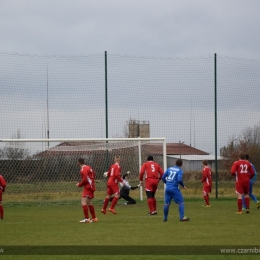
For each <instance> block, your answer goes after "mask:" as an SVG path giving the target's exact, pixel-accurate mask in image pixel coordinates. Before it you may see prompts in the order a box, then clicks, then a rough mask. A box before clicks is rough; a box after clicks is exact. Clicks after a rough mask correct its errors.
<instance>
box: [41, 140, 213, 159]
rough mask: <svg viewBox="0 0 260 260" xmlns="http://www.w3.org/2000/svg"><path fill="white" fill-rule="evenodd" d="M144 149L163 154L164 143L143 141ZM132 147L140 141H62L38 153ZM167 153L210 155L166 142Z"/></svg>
mask: <svg viewBox="0 0 260 260" xmlns="http://www.w3.org/2000/svg"><path fill="white" fill-rule="evenodd" d="M141 146H142V150H143V152H145V153H146V154H157V155H162V154H163V145H162V143H154V142H147V141H142V142H141ZM131 147H136V148H138V141H129V142H125V141H118V142H117V141H116V142H109V144H108V146H106V144H105V143H104V142H62V143H60V144H58V145H56V146H54V147H52V148H50V149H49V150H46V151H44V152H41V153H39V154H38V156H40V155H44V154H46V153H48V154H50V153H52V154H60V153H62V154H67V155H69V154H73V153H75V152H83V153H91V152H93V151H105V150H109V151H113V150H114V151H116V150H120V151H122V149H128V148H131ZM166 154H167V155H180V154H181V155H182V156H184V155H209V153H207V152H204V151H201V150H199V149H196V148H194V147H192V146H188V145H186V144H181V146H180V143H167V144H166Z"/></svg>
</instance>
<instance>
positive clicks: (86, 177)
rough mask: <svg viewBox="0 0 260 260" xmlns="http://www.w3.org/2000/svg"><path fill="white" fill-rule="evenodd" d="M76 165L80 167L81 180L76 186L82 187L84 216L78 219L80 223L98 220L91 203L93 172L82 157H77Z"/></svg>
mask: <svg viewBox="0 0 260 260" xmlns="http://www.w3.org/2000/svg"><path fill="white" fill-rule="evenodd" d="M78 165H79V167H80V175H81V180H82V181H81V182H79V183H77V184H76V186H77V187H82V186H83V187H84V189H83V192H82V197H81V205H82V209H83V212H84V216H85V218H84V219H83V220H80V221H79V222H80V223H91V222H98V219H97V217H96V214H95V208H94V206H93V205H92V199H93V198H94V192H95V190H96V188H95V172H94V171H93V169H92V168H91V167H90V166H89V165H86V164H85V161H84V159H83V158H79V159H78ZM88 210H89V211H90V214H91V216H92V219H90V218H89V215H88Z"/></svg>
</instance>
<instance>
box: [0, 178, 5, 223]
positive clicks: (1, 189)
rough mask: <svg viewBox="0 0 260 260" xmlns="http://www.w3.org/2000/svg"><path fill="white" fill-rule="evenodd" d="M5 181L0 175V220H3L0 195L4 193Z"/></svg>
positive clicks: (0, 197)
mask: <svg viewBox="0 0 260 260" xmlns="http://www.w3.org/2000/svg"><path fill="white" fill-rule="evenodd" d="M5 187H6V181H5V179H4V177H3V176H2V175H0V218H1V219H4V207H3V205H2V195H3V193H4V192H5Z"/></svg>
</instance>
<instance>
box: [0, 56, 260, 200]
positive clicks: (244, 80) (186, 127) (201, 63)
mask: <svg viewBox="0 0 260 260" xmlns="http://www.w3.org/2000/svg"><path fill="white" fill-rule="evenodd" d="M259 82H260V62H259V61H257V60H245V59H236V58H228V57H221V56H218V55H216V56H215V55H211V56H206V57H193V58H181V59H180V58H153V57H134V56H126V55H118V54H110V53H106V54H105V53H100V54H93V55H83V56H71V57H65V56H51V57H47V56H35V55H34V56H32V55H31V56H30V55H19V54H7V53H2V54H0V93H1V94H0V120H1V125H0V140H1V139H35V138H36V139H61V138H62V139H71V138H77V139H85V138H96V139H98V138H130V137H131V138H132V137H133V138H137V137H143V138H155V137H158V136H161V137H165V138H166V142H167V166H170V165H172V164H174V162H175V161H176V159H178V158H182V159H183V161H184V167H183V168H184V171H185V174H184V176H185V177H184V178H185V182H186V184H187V186H188V187H189V189H188V190H187V191H186V192H185V197H186V198H201V197H202V195H201V189H202V184H201V182H200V180H201V170H202V166H201V162H202V160H204V159H207V160H209V165H210V166H211V167H212V170H213V182H214V185H213V189H212V195H211V196H214V197H215V196H217V197H219V198H222V197H223V198H225V197H235V196H236V194H235V192H234V178H233V177H232V176H231V175H230V167H231V164H232V163H233V162H234V161H235V160H236V159H237V158H238V152H239V151H241V150H243V151H245V152H247V153H249V154H250V157H251V161H252V162H253V163H254V164H255V166H256V169H259V168H260V164H259V160H258V158H259V156H260V141H259V140H260V138H259V136H260V125H259V107H260V102H259V98H258V97H259V96H260V95H259V94H260V93H259V92H260V88H259ZM172 147H175V148H172ZM51 148H52V146H51V145H50V143H49V144H48V143H47V142H44V143H42V144H41V149H40V150H41V151H46V150H49V149H51ZM37 151H38V149H37ZM0 156H1V157H0V160H1V161H6V160H8V159H9V157H8V156H7V155H6V154H5V153H4V152H3V151H1V153H0ZM17 159H19V160H21V161H22V160H24V159H23V158H20V157H18V158H17ZM216 166H217V167H216ZM216 171H217V172H216ZM8 178H9V177H8ZM8 178H7V182H10V180H9V179H8ZM254 189H255V190H256V192H257V191H258V192H259V190H258V189H259V188H258V186H257V184H256V185H255V187H254ZM6 197H7V196H6ZM6 199H7V198H6ZM158 199H163V193H158Z"/></svg>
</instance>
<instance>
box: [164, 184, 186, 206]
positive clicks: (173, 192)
mask: <svg viewBox="0 0 260 260" xmlns="http://www.w3.org/2000/svg"><path fill="white" fill-rule="evenodd" d="M172 200H174V202H175V203H176V204H180V203H183V202H184V199H183V196H182V194H181V191H180V190H179V189H169V188H168V189H167V188H166V190H165V195H164V202H165V204H168V205H170V204H171V201H172Z"/></svg>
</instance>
